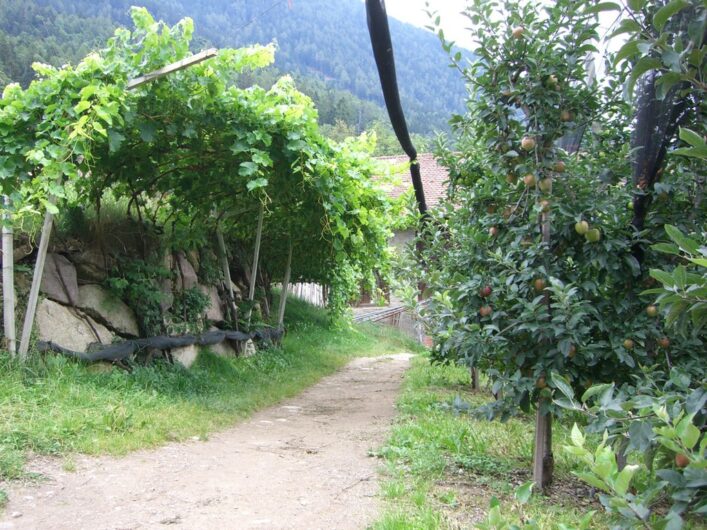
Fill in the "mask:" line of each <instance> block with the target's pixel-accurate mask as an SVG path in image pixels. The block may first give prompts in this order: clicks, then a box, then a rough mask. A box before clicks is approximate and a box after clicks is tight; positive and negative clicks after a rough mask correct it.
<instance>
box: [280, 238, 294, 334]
mask: <svg viewBox="0 0 707 530" xmlns="http://www.w3.org/2000/svg"><path fill="white" fill-rule="evenodd" d="M289 247H290V248H289V252H288V254H287V265H286V266H285V277H284V278H283V280H282V291H281V292H280V308H279V310H278V315H277V327H278V328H282V327H283V325H284V323H285V304H286V303H287V290H288V289H289V287H290V272H291V270H292V240H290V244H289Z"/></svg>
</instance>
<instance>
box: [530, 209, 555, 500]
mask: <svg viewBox="0 0 707 530" xmlns="http://www.w3.org/2000/svg"><path fill="white" fill-rule="evenodd" d="M540 225H541V230H542V240H543V243H544V244H545V245H546V246H547V248H546V250H545V251H546V252H549V251H550V250H549V249H550V235H551V234H550V230H551V224H550V212H543V213H542V214H541V216H540ZM544 294H545V301H544V302H545V304H546V305H547V310H548V312H549V311H550V293H549V292H548V291H547V290H546V291H545V293H544ZM546 404H547V399H545V398H540V400H539V401H538V410H537V413H536V414H535V449H534V451H533V481H534V482H535V487H536V488H537V489H538V490H540V491H543V490H545V488H547V486H549V485H550V484H551V483H552V474H553V471H554V468H555V465H554V457H553V455H552V413H550V412H549V411H548V410H543V409H547V406H546Z"/></svg>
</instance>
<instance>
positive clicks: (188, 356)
mask: <svg viewBox="0 0 707 530" xmlns="http://www.w3.org/2000/svg"><path fill="white" fill-rule="evenodd" d="M170 353H171V354H172V357H173V358H174V360H175V361H177V362H178V363H179V364H181V365H182V366H184V367H185V368H189V367H190V366H191V365H192V364H194V362H195V361H196V358H197V357H198V356H199V348H198V347H197V346H196V345H195V344H192V345H191V346H184V347H183V348H173V349H172V351H171V352H170Z"/></svg>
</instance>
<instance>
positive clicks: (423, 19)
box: [385, 0, 470, 47]
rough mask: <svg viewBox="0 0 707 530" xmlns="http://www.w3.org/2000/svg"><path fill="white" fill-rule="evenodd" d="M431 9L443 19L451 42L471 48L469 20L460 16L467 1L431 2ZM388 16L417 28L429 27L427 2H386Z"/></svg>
mask: <svg viewBox="0 0 707 530" xmlns="http://www.w3.org/2000/svg"><path fill="white" fill-rule="evenodd" d="M429 3H430V7H431V8H432V9H433V10H436V11H437V12H438V13H439V15H440V16H441V17H442V28H443V29H444V34H445V36H446V37H447V39H449V40H453V41H455V42H457V44H459V45H461V46H466V47H469V46H470V44H469V43H470V39H469V32H468V31H466V30H465V29H464V26H465V25H466V22H468V19H467V18H465V17H463V16H462V15H460V12H461V11H462V10H463V9H464V6H465V5H466V0H429ZM385 7H386V10H387V11H388V15H389V16H391V17H394V18H397V19H398V20H402V21H403V22H407V23H408V24H413V25H415V26H420V27H424V26H429V25H430V19H429V18H428V16H427V15H426V14H425V0H385Z"/></svg>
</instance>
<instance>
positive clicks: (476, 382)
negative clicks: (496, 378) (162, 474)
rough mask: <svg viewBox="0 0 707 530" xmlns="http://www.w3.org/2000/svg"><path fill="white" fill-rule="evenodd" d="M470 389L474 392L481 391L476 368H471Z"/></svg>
mask: <svg viewBox="0 0 707 530" xmlns="http://www.w3.org/2000/svg"><path fill="white" fill-rule="evenodd" d="M471 389H472V390H474V391H478V390H481V382H480V381H479V371H478V370H477V369H476V368H473V367H472V368H471Z"/></svg>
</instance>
